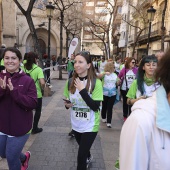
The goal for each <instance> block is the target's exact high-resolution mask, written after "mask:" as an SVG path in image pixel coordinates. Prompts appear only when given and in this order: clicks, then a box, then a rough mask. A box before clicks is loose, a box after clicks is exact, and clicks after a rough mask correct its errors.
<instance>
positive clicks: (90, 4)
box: [86, 2, 94, 6]
mask: <svg viewBox="0 0 170 170" xmlns="http://www.w3.org/2000/svg"><path fill="white" fill-rule="evenodd" d="M86 6H94V2H86Z"/></svg>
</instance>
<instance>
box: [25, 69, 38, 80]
mask: <svg viewBox="0 0 170 170" xmlns="http://www.w3.org/2000/svg"><path fill="white" fill-rule="evenodd" d="M36 68H37V67H35V68H33V69H32V70H31V72H29V73H27V72H26V69H25V67H24V70H25V74H26V75H27V76H29V77H31V74H30V73H32V72H33V70H35V69H36ZM31 78H32V77H31ZM32 79H33V78H32ZM33 80H34V79H33ZM37 80H38V77H37ZM37 80H36V81H34V83H36V82H37Z"/></svg>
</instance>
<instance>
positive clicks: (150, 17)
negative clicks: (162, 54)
mask: <svg viewBox="0 0 170 170" xmlns="http://www.w3.org/2000/svg"><path fill="white" fill-rule="evenodd" d="M155 12H156V9H154V8H153V6H151V7H150V8H149V9H148V10H147V13H148V21H149V32H148V42H147V54H148V52H149V41H150V35H151V23H152V21H153V20H154V16H155Z"/></svg>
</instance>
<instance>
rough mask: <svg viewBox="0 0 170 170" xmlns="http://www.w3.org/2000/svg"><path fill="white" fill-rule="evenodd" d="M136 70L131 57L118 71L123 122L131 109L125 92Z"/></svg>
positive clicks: (133, 78)
mask: <svg viewBox="0 0 170 170" xmlns="http://www.w3.org/2000/svg"><path fill="white" fill-rule="evenodd" d="M137 71H138V69H137V68H136V67H135V59H134V58H132V57H129V58H127V61H126V63H125V67H124V68H123V69H122V70H121V71H120V73H119V75H118V77H119V79H120V80H121V87H120V91H121V95H122V97H123V117H124V121H125V120H126V119H127V117H128V116H129V114H130V112H131V107H130V106H129V105H128V104H127V97H126V95H127V92H128V90H129V88H130V85H131V84H132V83H133V81H134V80H135V79H136V74H137Z"/></svg>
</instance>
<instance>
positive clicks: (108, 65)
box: [104, 62, 115, 73]
mask: <svg viewBox="0 0 170 170" xmlns="http://www.w3.org/2000/svg"><path fill="white" fill-rule="evenodd" d="M104 71H105V72H110V73H113V72H114V71H115V65H114V62H108V63H106V65H105V67H104Z"/></svg>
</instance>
